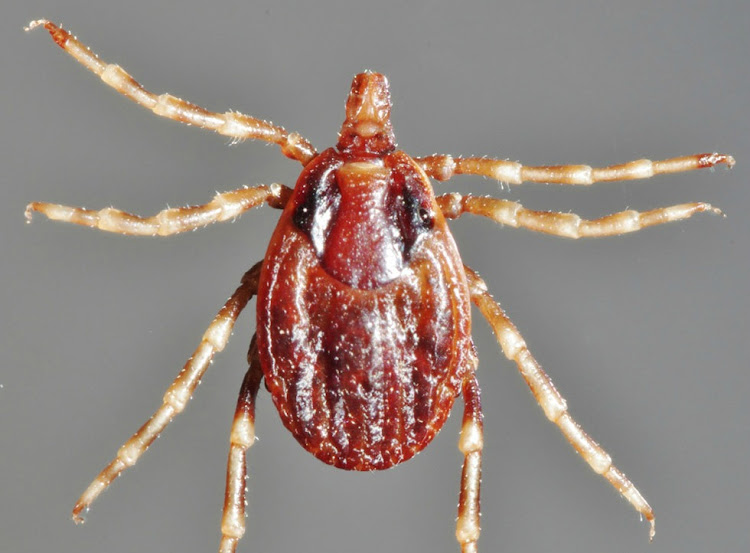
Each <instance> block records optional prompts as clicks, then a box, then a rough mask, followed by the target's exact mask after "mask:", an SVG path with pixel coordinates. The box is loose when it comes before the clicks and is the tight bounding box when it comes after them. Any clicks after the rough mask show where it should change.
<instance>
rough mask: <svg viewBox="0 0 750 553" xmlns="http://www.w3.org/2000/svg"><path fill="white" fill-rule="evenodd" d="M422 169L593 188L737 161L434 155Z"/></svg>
mask: <svg viewBox="0 0 750 553" xmlns="http://www.w3.org/2000/svg"><path fill="white" fill-rule="evenodd" d="M414 161H416V162H417V163H418V164H419V165H420V166H421V167H422V169H424V170H425V172H426V173H427V174H428V175H430V176H431V177H432V178H434V179H436V180H441V181H443V180H448V179H449V178H451V177H452V176H453V175H482V176H484V177H489V178H492V179H495V180H498V181H501V182H507V183H510V184H521V183H522V182H548V183H555V184H575V185H589V184H594V183H596V182H608V181H617V180H634V179H647V178H650V177H653V176H654V175H661V174H664V173H679V172H682V171H692V170H693V169H705V168H706V167H713V166H715V165H718V164H720V163H724V164H726V165H727V167H730V168H731V167H732V166H733V165H734V158H733V157H732V156H729V155H725V154H719V153H715V152H714V153H708V154H695V155H692V156H683V157H674V158H670V159H665V160H662V161H651V160H650V159H638V160H636V161H630V162H628V163H623V164H620V165H610V166H609V167H591V166H589V165H548V166H540V167H531V166H523V165H521V164H520V163H517V162H515V161H507V160H502V159H490V158H485V157H463V158H462V157H458V158H454V157H453V156H449V155H433V156H427V157H417V158H414Z"/></svg>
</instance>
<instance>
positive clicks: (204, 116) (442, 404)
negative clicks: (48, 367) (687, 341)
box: [26, 20, 734, 552]
mask: <svg viewBox="0 0 750 553" xmlns="http://www.w3.org/2000/svg"><path fill="white" fill-rule="evenodd" d="M38 26H43V27H44V28H45V29H47V31H49V33H50V34H51V36H52V38H53V39H54V41H55V42H56V43H57V44H58V45H59V46H61V47H62V48H63V49H64V50H65V51H67V52H68V53H69V54H70V55H71V56H73V57H74V58H75V59H76V60H77V61H78V62H80V63H81V64H82V65H84V66H85V67H86V68H87V69H89V70H90V71H92V72H94V73H96V74H97V75H99V76H100V77H101V79H102V80H103V81H104V82H105V83H106V84H108V85H109V86H111V87H112V88H114V89H115V90H117V91H118V92H120V93H121V94H123V95H125V96H126V97H128V98H130V99H131V100H133V101H134V102H136V103H138V104H140V105H142V106H143V107H145V108H148V109H150V110H151V111H153V112H154V113H155V114H157V115H160V116H163V117H166V118H169V119H174V120H176V121H181V122H183V123H189V124H191V125H195V126H198V127H203V128H206V129H210V130H213V131H216V132H218V133H219V134H222V135H224V136H228V137H231V138H232V139H234V140H244V139H248V138H251V139H259V140H265V141H267V142H272V143H275V144H278V145H279V146H280V147H281V151H282V152H283V153H284V155H286V156H287V157H289V158H291V159H294V160H297V161H298V162H300V163H301V164H302V165H303V167H304V168H303V170H302V173H301V174H300V177H299V179H298V180H297V183H296V185H295V186H294V188H293V189H290V188H288V187H286V186H284V185H281V184H271V185H269V186H264V185H261V186H254V187H245V188H240V189H238V190H234V191H231V192H225V193H222V194H217V195H216V196H215V197H214V198H213V199H212V200H211V201H210V202H208V203H207V204H205V205H201V206H193V207H183V208H176V209H166V210H164V211H161V212H159V213H158V214H156V215H154V216H152V217H145V218H142V217H139V216H136V215H131V214H129V213H124V212H122V211H119V210H116V209H112V208H106V209H102V210H99V211H91V210H88V209H83V208H76V207H67V206H62V205H56V204H49V203H43V202H34V203H31V204H29V206H28V207H27V210H26V215H27V217H28V218H29V219H30V218H31V215H32V213H33V212H40V213H43V214H44V215H46V216H47V217H49V218H50V219H54V220H58V221H65V222H69V223H75V224H79V225H85V226H89V227H94V228H98V229H100V230H105V231H109V232H118V233H122V234H131V235H141V236H155V235H159V236H166V235H171V234H176V233H180V232H185V231H188V230H194V229H196V228H198V227H202V226H204V225H208V224H210V223H214V222H218V221H226V220H230V219H234V218H235V217H237V216H238V215H240V214H242V213H243V212H245V211H247V210H249V209H250V208H253V207H257V206H260V205H261V204H264V203H267V204H269V205H270V206H271V207H274V208H277V209H282V210H283V212H282V214H281V217H280V219H279V223H278V225H277V227H276V230H275V232H274V234H273V236H272V238H271V243H270V245H269V247H268V251H267V252H266V255H265V257H264V258H263V260H262V261H260V262H259V263H257V264H256V265H255V266H254V267H253V268H251V269H250V270H249V271H248V272H247V273H246V274H245V275H244V277H243V278H242V282H241V284H240V286H239V287H238V288H237V290H236V291H235V292H234V294H232V296H231V297H230V298H229V300H228V301H227V303H226V304H225V305H224V306H223V307H222V308H221V310H220V311H219V313H218V314H217V315H216V317H215V318H214V320H213V322H212V323H211V325H210V326H209V327H208V329H207V330H206V332H205V334H204V335H203V338H202V339H201V342H200V344H199V346H198V348H197V349H196V350H195V352H194V353H193V355H192V356H191V357H190V358H189V359H188V361H187V363H185V366H184V368H183V369H182V371H181V372H180V374H179V375H178V376H177V378H176V379H175V381H174V382H173V384H172V385H171V386H170V388H169V389H168V390H167V392H166V394H165V395H164V401H163V404H162V406H161V407H160V408H159V409H158V410H157V411H156V413H155V414H154V415H153V416H152V417H151V418H150V419H149V420H148V421H147V422H146V423H145V424H144V425H143V426H142V427H141V428H140V429H139V430H138V431H137V432H136V433H135V434H134V435H133V436H132V437H131V438H130V439H129V440H128V441H127V442H126V443H125V444H124V445H123V446H122V447H121V448H120V450H119V451H118V452H117V455H116V457H115V459H114V460H113V461H112V462H111V463H110V464H109V465H108V466H107V467H106V468H105V469H104V470H103V471H102V472H101V473H100V474H99V476H97V477H96V479H95V480H94V481H93V482H92V483H91V485H90V486H89V487H88V489H86V491H85V492H84V493H83V495H81V497H80V498H79V500H78V502H77V503H76V505H75V507H74V509H73V518H74V519H75V520H76V521H77V522H81V521H82V520H83V519H82V514H83V512H84V511H86V510H88V508H89V506H90V505H91V503H92V502H93V501H94V500H95V499H96V498H97V497H98V496H99V494H100V493H101V492H102V491H104V490H105V489H106V488H107V487H108V486H109V485H110V484H111V483H112V481H113V480H114V479H115V478H117V477H118V476H119V475H120V474H121V473H122V472H123V471H124V470H125V469H126V468H128V467H130V466H132V465H133V464H135V462H136V461H137V460H138V459H139V457H140V456H141V455H142V454H143V453H144V452H145V451H146V449H147V448H148V446H149V445H150V444H151V443H152V442H153V441H154V440H155V439H156V437H157V436H158V435H159V434H160V433H161V431H162V430H164V428H165V427H166V426H167V425H168V424H169V422H170V421H171V420H172V419H173V418H174V416H175V415H177V414H178V413H180V412H181V411H182V410H183V409H184V408H185V406H186V404H187V402H188V400H189V399H190V397H191V396H192V394H193V392H194V391H195V388H196V386H197V385H198V383H199V381H200V379H201V378H202V377H203V375H204V373H205V371H206V369H207V368H208V366H209V364H210V362H211V360H212V358H213V356H214V354H215V353H216V352H219V351H221V350H222V349H224V347H225V345H226V343H227V341H228V339H229V336H230V334H231V332H232V328H233V326H234V323H235V321H236V320H237V317H238V316H239V314H240V312H241V311H242V310H243V308H244V307H245V305H246V304H247V302H248V301H249V300H250V298H251V297H253V296H257V335H256V336H254V337H253V338H252V340H251V343H250V350H249V352H248V362H249V366H250V368H249V370H248V371H247V374H246V375H245V378H244V381H243V382H242V386H241V389H240V395H239V400H238V402H237V409H236V412H235V417H234V422H233V425H232V431H231V438H230V451H229V462H228V467H227V483H226V495H225V502H224V515H223V520H222V525H221V532H222V539H221V545H220V551H222V552H231V551H234V550H235V548H236V545H237V542H238V540H239V539H240V538H241V537H242V535H243V533H244V531H245V523H244V515H245V513H244V510H245V474H246V473H245V470H246V469H245V457H246V453H247V450H248V448H249V447H250V446H251V445H252V444H253V441H254V439H255V425H254V418H255V415H254V412H255V397H256V394H257V392H258V389H259V387H260V384H261V382H262V381H264V380H265V383H266V386H267V388H268V390H269V391H270V393H271V395H272V397H273V401H274V403H275V405H276V407H277V409H278V411H279V414H280V415H281V419H282V421H283V422H284V425H285V426H286V427H287V428H288V429H289V430H290V432H292V434H293V435H294V437H295V438H296V439H297V441H298V442H299V443H300V444H301V445H302V446H303V447H304V448H305V449H306V450H308V451H309V452H310V453H312V454H313V455H315V456H316V457H317V458H319V459H321V460H322V461H324V462H326V463H329V464H331V465H335V466H337V467H340V468H344V469H350V470H377V469H386V468H389V467H391V466H393V465H396V464H398V463H401V462H403V461H406V460H408V459H410V458H411V457H412V456H413V455H414V454H415V453H417V452H419V451H421V450H422V449H423V448H425V447H426V446H427V445H428V444H429V443H430V441H431V440H432V439H433V438H434V437H435V435H436V434H437V432H438V431H439V430H440V428H441V427H442V426H443V424H444V422H445V420H446V418H447V417H448V414H449V412H450V410H451V408H452V406H453V403H454V401H455V399H456V398H457V397H458V396H459V395H460V396H462V397H463V403H464V414H463V425H462V428H461V434H460V438H459V449H460V451H461V452H462V454H463V455H464V465H463V471H462V475H461V485H460V497H459V506H458V522H457V528H456V537H457V539H458V542H459V544H460V547H461V550H462V551H463V552H473V551H476V549H477V540H478V539H479V483H480V473H481V454H482V441H483V440H482V410H481V404H480V399H479V396H480V392H479V385H478V382H477V377H476V369H477V364H478V361H477V357H476V354H475V351H474V345H473V343H472V339H471V313H470V306H471V303H474V304H475V305H476V306H477V307H478V308H479V312H480V313H481V314H482V315H483V316H484V318H485V319H486V320H487V321H488V322H489V324H490V325H491V326H492V329H493V331H494V332H495V335H496V337H497V340H498V342H499V344H500V346H501V347H502V350H503V352H504V353H505V355H506V357H508V359H511V360H513V361H514V362H515V363H516V365H517V366H518V369H519V371H520V372H521V375H522V376H523V377H524V379H525V380H526V382H527V384H528V385H529V388H530V389H531V391H532V393H533V394H534V397H535V398H536V400H537V401H538V402H539V405H540V406H541V407H542V409H543V411H544V413H545V415H546V416H547V418H548V419H549V420H550V421H552V422H553V423H555V424H556V425H557V426H558V427H559V428H560V431H561V432H562V433H563V435H564V436H565V437H566V438H567V439H568V441H569V442H570V443H571V445H572V446H573V448H574V449H575V450H576V451H577V452H578V453H579V454H580V455H581V456H582V457H583V458H584V460H585V461H586V462H587V463H588V464H589V465H590V466H591V467H592V468H593V469H594V471H595V472H597V473H598V474H600V475H602V476H603V477H604V478H605V479H606V480H607V481H608V482H609V483H610V484H612V485H613V486H614V487H615V489H616V490H617V491H618V492H619V493H620V494H621V495H622V496H623V497H624V498H625V499H627V500H628V501H629V502H630V504H631V505H632V506H633V507H634V508H635V509H636V510H637V511H638V512H639V513H641V514H642V515H643V517H645V518H646V519H647V520H648V521H650V523H651V529H650V536H651V537H653V535H654V514H653V511H652V510H651V507H650V506H649V505H648V503H647V502H646V500H645V499H644V498H643V496H642V495H641V494H640V492H639V491H638V490H637V489H636V488H635V486H633V484H632V483H631V482H630V481H629V480H628V479H627V478H626V477H625V475H624V474H623V473H622V472H621V471H620V470H619V469H618V468H616V467H615V465H614V464H613V463H612V459H611V458H610V456H609V455H608V454H607V453H606V452H605V451H604V450H603V449H602V448H601V447H600V446H599V445H598V444H597V443H596V442H595V441H594V440H592V439H591V438H590V437H589V436H588V435H587V434H586V433H585V432H584V431H583V430H582V429H581V427H580V426H579V425H578V424H577V423H576V422H575V420H573V418H572V417H571V415H570V414H569V412H568V409H567V405H566V402H565V400H564V399H563V398H562V396H561V395H560V394H559V393H558V392H557V390H556V389H555V387H554V385H553V384H552V382H551V381H550V379H549V377H548V376H547V374H546V373H545V372H544V370H542V368H541V366H539V364H538V363H537V361H536V360H535V359H534V357H533V356H532V355H531V353H530V352H529V349H528V348H527V346H526V342H525V341H524V339H523V338H522V337H521V335H520V333H519V332H518V330H517V329H516V327H515V326H514V325H513V323H512V322H511V321H510V320H509V319H508V317H507V316H506V315H505V313H504V312H503V310H502V309H501V307H500V305H499V304H498V303H497V302H495V301H494V300H493V299H492V297H491V296H490V294H489V293H488V292H487V288H486V286H485V284H484V282H483V281H482V279H481V278H480V277H479V275H477V274H476V273H475V272H474V271H472V270H471V269H470V268H468V267H466V266H465V265H463V263H462V261H461V258H460V256H459V253H458V249H457V248H456V244H455V243H454V241H453V238H452V236H451V234H450V231H449V229H448V226H447V224H446V219H454V218H456V217H459V216H461V215H463V214H466V213H468V214H472V215H478V216H482V217H487V218H490V219H492V220H494V221H496V222H497V223H500V224H502V225H508V226H512V227H523V228H526V229H529V230H533V231H537V232H544V233H547V234H553V235H557V236H563V237H568V238H580V237H600V236H613V235H618V234H625V233H628V232H634V231H637V230H640V229H642V228H644V227H648V226H652V225H658V224H662V223H667V222H671V221H678V220H681V219H687V218H689V217H691V216H692V215H694V214H695V213H698V212H701V211H710V212H713V213H720V212H719V210H718V209H716V208H714V207H712V206H710V205H709V204H707V203H700V202H699V203H686V204H680V205H674V206H670V207H663V208H658V209H654V210H651V211H647V212H644V213H639V212H637V211H632V210H629V211H622V212H619V213H615V214H612V215H607V216H605V217H602V218H600V219H595V220H591V221H587V220H584V219H581V218H580V217H579V216H577V215H575V214H572V213H554V212H540V211H532V210H529V209H526V208H524V207H523V206H521V205H520V204H518V203H516V202H511V201H508V200H502V199H497V198H488V197H477V196H473V195H466V196H461V195H460V194H456V193H449V194H444V195H441V196H438V197H435V195H434V193H433V190H432V186H431V184H430V179H429V177H432V178H434V179H436V180H440V181H443V180H447V179H449V178H451V177H452V176H453V175H455V174H472V175H482V176H485V177H491V178H494V179H497V180H499V181H503V182H507V183H511V184H520V183H522V182H524V181H531V182H548V183H559V184H567V185H590V184H593V183H596V182H602V181H613V180H629V179H639V178H648V177H652V176H654V175H657V174H661V173H674V172H680V171H689V170H692V169H700V168H705V167H713V166H715V165H717V164H722V163H723V164H726V165H727V166H730V167H731V166H732V165H733V164H734V160H733V159H732V157H731V156H727V155H723V154H718V153H709V154H698V155H691V156H685V157H679V158H673V159H668V160H664V161H655V162H652V161H649V160H638V161H632V162H629V163H625V164H622V165H613V166H610V167H604V168H592V167H589V166H586V165H570V166H549V167H524V166H522V165H521V164H519V163H515V162H511V161H503V160H498V159H488V158H472V157H467V158H453V157H451V156H449V155H433V156H428V157H421V158H419V157H417V158H413V157H410V156H409V155H408V154H406V153H404V152H402V151H399V150H397V149H396V142H395V139H394V135H393V130H392V127H391V120H390V111H391V101H390V94H389V91H388V81H387V79H386V78H385V77H384V76H383V75H380V74H378V73H372V72H365V73H361V74H359V75H357V76H356V77H355V78H354V81H353V83H352V87H351V91H350V93H349V97H348V99H347V103H346V118H345V120H344V124H343V125H342V127H341V131H340V132H339V139H338V143H337V144H336V146H335V147H333V148H329V149H327V150H325V151H323V152H321V153H318V152H317V151H316V150H315V149H314V148H313V147H312V145H311V144H310V143H309V142H308V141H307V140H305V139H304V138H302V137H301V136H300V135H298V134H297V133H289V132H287V131H286V130H284V129H283V128H281V127H278V126H275V125H272V124H270V123H268V122H265V121H262V120H259V119H255V118H253V117H249V116H247V115H243V114H241V113H237V112H234V111H230V112H225V113H215V112H210V111H207V110H205V109H203V108H200V107H198V106H195V105H193V104H190V103H188V102H186V101H184V100H181V99H179V98H175V97H174V96H171V95H169V94H161V95H155V94H153V93H151V92H149V91H147V90H146V89H144V88H143V87H142V86H141V85H140V84H138V83H137V82H136V81H135V80H134V79H133V78H132V77H131V76H130V75H129V74H128V73H126V72H125V71H124V70H123V69H122V68H120V67H119V66H117V65H113V64H107V63H106V62H103V61H101V60H100V59H99V58H98V57H97V56H96V55H95V54H93V53H92V52H91V51H90V50H89V49H88V48H87V47H86V46H84V45H83V44H82V43H81V42H79V41H78V40H77V39H76V38H75V37H73V36H72V35H70V34H69V33H68V32H67V31H65V30H64V29H61V28H60V27H57V26H56V25H54V24H53V23H50V22H49V21H46V20H38V21H34V22H32V23H31V24H30V25H29V29H33V28H35V27H38Z"/></svg>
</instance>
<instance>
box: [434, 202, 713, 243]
mask: <svg viewBox="0 0 750 553" xmlns="http://www.w3.org/2000/svg"><path fill="white" fill-rule="evenodd" d="M437 203H438V205H439V206H440V209H441V211H442V212H443V215H444V216H445V217H446V218H447V219H455V218H457V217H460V216H461V215H463V214H464V213H470V214H472V215H479V216H482V217H487V218H489V219H492V220H493V221H495V222H496V223H500V224H501V225H508V226H511V227H515V228H518V227H523V228H526V229H529V230H534V231H536V232H543V233H546V234H554V235H555V236H563V237H565V238H582V237H597V238H598V237H601V236H616V235H619V234H626V233H628V232H635V231H637V230H641V229H643V228H646V227H650V226H653V225H661V224H664V223H669V222H672V221H680V220H682V219H687V218H689V217H692V216H693V215H695V214H696V213H700V212H701V211H711V212H713V213H716V214H721V210H719V209H717V208H715V207H713V206H711V205H710V204H707V203H703V202H696V203H689V204H679V205H673V206H669V207H660V208H658V209H652V210H650V211H645V212H643V213H640V212H638V211H633V210H628V211H621V212H619V213H613V214H611V215H607V216H605V217H600V218H599V219H594V220H592V221H588V220H586V219H581V218H580V217H579V216H578V215H576V214H575V213H557V212H554V211H532V210H530V209H526V208H525V207H523V206H522V205H521V204H519V203H517V202H511V201H509V200H502V199H499V198H489V197H479V196H471V195H467V196H461V194H458V193H455V192H454V193H451V194H443V195H442V196H438V197H437Z"/></svg>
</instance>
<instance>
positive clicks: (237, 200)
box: [26, 183, 292, 236]
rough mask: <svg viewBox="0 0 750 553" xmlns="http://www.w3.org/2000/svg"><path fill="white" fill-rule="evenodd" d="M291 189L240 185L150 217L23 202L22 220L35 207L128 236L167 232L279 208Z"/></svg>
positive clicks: (62, 218) (58, 218) (69, 220)
mask: <svg viewBox="0 0 750 553" xmlns="http://www.w3.org/2000/svg"><path fill="white" fill-rule="evenodd" d="M291 192H292V191H291V189H289V188H287V187H286V186H284V185H283V184H276V183H274V184H272V185H271V186H265V185H261V186H254V187H252V188H240V189H238V190H232V191H231V192H223V193H220V194H216V196H214V198H213V199H212V200H211V201H210V202H208V203H207V204H203V205H196V206H188V207H175V208H170V209H165V210H163V211H160V212H159V213H157V214H156V215H152V216H151V217H140V216H138V215H133V214H131V213H125V212H124V211H120V210H119V209H115V208H113V207H106V208H104V209H100V210H98V211H96V210H91V209H84V208H82V207H69V206H66V205H60V204H50V203H46V202H32V203H30V204H29V205H27V206H26V220H27V221H28V222H31V217H32V215H33V214H34V212H35V211H36V212H39V213H42V214H43V215H46V216H47V217H48V218H49V219H52V220H53V221H62V222H64V223H73V224H76V225H83V226H85V227H91V228H96V229H99V230H103V231H106V232H117V233H119V234H129V235H132V236H169V235H171V234H178V233H180V232H187V231H189V230H195V229H197V228H200V227H204V226H206V225H209V224H211V223H216V222H220V221H227V220H229V219H234V218H235V217H239V216H240V215H242V214H243V213H244V212H245V211H247V210H248V209H252V208H253V207H258V206H259V205H261V204H262V203H263V202H268V204H269V205H271V206H272V207H276V208H279V209H282V208H283V207H284V205H285V204H286V201H287V199H289V196H290V195H291Z"/></svg>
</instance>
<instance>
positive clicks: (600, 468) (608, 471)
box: [466, 267, 654, 539]
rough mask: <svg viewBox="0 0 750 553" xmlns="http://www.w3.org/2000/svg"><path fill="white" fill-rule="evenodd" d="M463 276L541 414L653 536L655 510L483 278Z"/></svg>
mask: <svg viewBox="0 0 750 553" xmlns="http://www.w3.org/2000/svg"><path fill="white" fill-rule="evenodd" d="M466 277H467V279H468V281H469V290H470V292H471V300H472V302H474V304H475V305H476V306H477V307H478V308H479V311H480V312H481V313H482V315H483V316H484V317H485V318H486V319H487V321H488V322H489V323H490V325H491V326H492V330H493V331H494V333H495V336H496V337H497V341H498V342H499V343H500V346H501V347H502V349H503V353H505V356H506V357H507V358H508V359H511V360H513V361H515V363H516V365H518V370H519V371H520V372H521V375H522V376H523V378H524V380H526V383H527V384H528V385H529V388H531V392H532V393H533V394H534V397H535V398H536V400H537V402H539V405H540V406H541V408H542V410H544V414H545V415H546V416H547V418H548V419H549V420H550V421H552V422H554V423H555V424H556V425H557V426H558V427H559V428H560V431H561V432H562V433H563V435H564V436H565V437H566V438H567V440H568V441H569V442H570V445H572V446H573V448H574V449H575V450H576V451H577V452H578V453H579V454H580V455H581V457H583V458H584V460H585V461H586V462H587V463H588V464H589V465H590V466H591V468H592V469H594V472H596V473H597V474H601V475H602V476H603V477H604V478H605V479H606V480H607V481H608V482H609V483H610V484H612V486H614V487H615V489H616V490H617V491H618V492H620V495H622V496H623V497H624V498H625V499H627V500H628V501H629V502H630V504H631V505H632V506H633V507H634V508H635V510H636V511H638V512H639V513H641V515H643V517H645V518H646V520H648V521H649V522H650V523H651V529H650V532H649V538H650V539H653V537H654V511H653V510H652V509H651V507H650V506H649V504H648V503H647V502H646V500H645V499H644V498H643V496H642V495H641V494H640V492H639V491H638V490H637V489H636V487H635V486H634V485H633V484H632V483H631V482H630V480H628V479H627V477H626V476H625V475H624V474H623V473H622V472H620V470H619V469H618V468H617V467H615V465H614V464H612V458H611V457H610V456H609V454H607V452H606V451H604V450H603V449H602V448H601V447H600V446H599V444H597V443H596V442H595V441H594V440H592V439H591V438H590V437H589V435H588V434H586V432H584V431H583V429H582V428H581V427H580V426H579V425H578V423H576V421H575V420H573V417H571V416H570V414H569V413H568V407H567V404H566V403H565V400H564V399H563V397H562V396H561V395H560V394H559V392H558V391H557V390H556V389H555V385H554V384H553V383H552V381H551V380H550V379H549V377H548V376H547V373H545V372H544V370H543V369H542V367H541V366H540V365H539V363H538V362H537V361H536V359H534V357H533V356H532V355H531V352H529V349H528V347H527V346H526V342H525V341H524V339H523V337H522V336H521V334H520V333H519V332H518V330H517V329H516V327H515V326H514V325H513V323H512V322H511V321H510V319H508V317H507V316H506V315H505V313H504V312H503V310H502V308H501V307H500V305H499V304H498V303H497V302H495V300H493V299H492V296H491V295H490V294H489V293H488V292H487V287H486V286H485V284H484V281H483V280H482V279H481V278H479V275H477V274H476V273H475V272H474V271H472V270H471V269H469V268H468V267H466Z"/></svg>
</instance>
